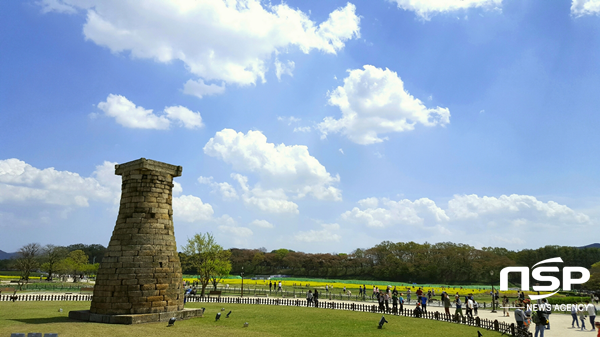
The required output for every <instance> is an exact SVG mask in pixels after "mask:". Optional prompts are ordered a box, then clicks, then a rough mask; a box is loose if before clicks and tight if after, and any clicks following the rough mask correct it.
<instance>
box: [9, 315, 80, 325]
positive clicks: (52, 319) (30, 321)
mask: <svg viewBox="0 0 600 337" xmlns="http://www.w3.org/2000/svg"><path fill="white" fill-rule="evenodd" d="M10 320H11V321H15V322H21V323H25V324H48V323H68V322H78V321H75V320H72V319H70V318H69V317H44V318H13V319H10Z"/></svg>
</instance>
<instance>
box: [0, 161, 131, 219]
mask: <svg viewBox="0 0 600 337" xmlns="http://www.w3.org/2000/svg"><path fill="white" fill-rule="evenodd" d="M115 164H116V163H111V162H108V161H105V162H104V163H103V164H102V165H98V166H96V170H95V171H94V173H93V174H92V176H91V177H87V178H84V177H81V176H80V175H79V174H77V173H73V172H69V171H58V170H56V169H54V168H53V167H50V168H45V169H38V168H36V167H33V166H31V165H30V164H27V163H26V162H24V161H22V160H19V159H16V158H12V159H6V160H0V203H9V202H17V203H23V202H39V203H43V204H50V205H60V206H77V207H87V206H89V201H90V200H94V201H99V202H106V203H113V204H116V203H118V200H119V196H120V192H121V178H120V177H119V176H115V174H114V172H115Z"/></svg>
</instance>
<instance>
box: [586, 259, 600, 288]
mask: <svg viewBox="0 0 600 337" xmlns="http://www.w3.org/2000/svg"><path fill="white" fill-rule="evenodd" d="M584 287H585V288H586V289H588V290H600V262H596V263H594V264H593V265H592V268H591V269H590V279H589V281H587V282H586V283H585V284H584Z"/></svg>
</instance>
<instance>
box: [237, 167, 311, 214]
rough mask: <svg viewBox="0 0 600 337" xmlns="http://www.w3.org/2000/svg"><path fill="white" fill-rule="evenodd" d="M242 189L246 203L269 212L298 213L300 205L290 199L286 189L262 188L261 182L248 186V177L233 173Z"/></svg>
mask: <svg viewBox="0 0 600 337" xmlns="http://www.w3.org/2000/svg"><path fill="white" fill-rule="evenodd" d="M231 177H232V178H233V179H234V180H236V181H237V182H238V183H239V185H240V188H241V190H242V200H243V201H244V203H245V204H246V205H249V206H252V207H255V208H258V209H260V210H261V211H264V212H267V213H293V214H298V213H299V212H298V205H297V204H296V203H294V202H292V201H289V200H288V196H287V195H286V194H285V192H284V190H283V189H281V188H278V189H267V190H265V189H262V188H261V187H260V186H259V184H257V186H255V187H254V188H250V187H249V186H248V177H246V176H243V175H241V174H238V173H235V174H231Z"/></svg>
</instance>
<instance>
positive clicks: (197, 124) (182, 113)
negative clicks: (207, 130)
mask: <svg viewBox="0 0 600 337" xmlns="http://www.w3.org/2000/svg"><path fill="white" fill-rule="evenodd" d="M165 114H166V115H167V118H168V119H170V120H173V121H178V122H179V125H180V126H183V127H185V128H186V129H196V128H201V127H202V126H204V124H202V117H201V116H200V113H199V112H193V111H191V110H190V109H188V108H186V107H183V106H181V105H179V106H169V107H166V108H165Z"/></svg>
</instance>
